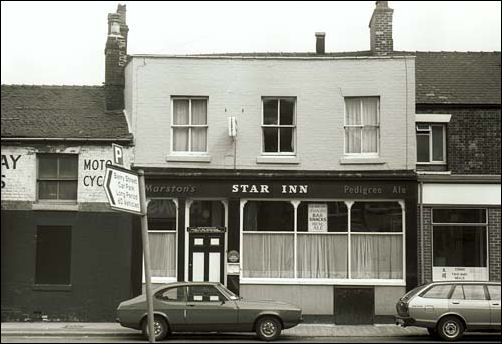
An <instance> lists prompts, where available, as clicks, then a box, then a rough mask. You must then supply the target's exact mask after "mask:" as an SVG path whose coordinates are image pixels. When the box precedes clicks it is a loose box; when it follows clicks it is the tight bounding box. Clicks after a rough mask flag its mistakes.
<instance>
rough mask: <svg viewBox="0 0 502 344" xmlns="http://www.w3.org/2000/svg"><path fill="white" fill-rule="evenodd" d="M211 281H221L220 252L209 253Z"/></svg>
mask: <svg viewBox="0 0 502 344" xmlns="http://www.w3.org/2000/svg"><path fill="white" fill-rule="evenodd" d="M209 281H210V282H219V281H220V253H219V252H211V253H209Z"/></svg>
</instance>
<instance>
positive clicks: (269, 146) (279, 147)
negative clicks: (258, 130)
mask: <svg viewBox="0 0 502 344" xmlns="http://www.w3.org/2000/svg"><path fill="white" fill-rule="evenodd" d="M295 117H296V99H295V98H291V97H289V98H271V97H265V98H263V122H262V131H263V146H262V152H263V154H281V155H283V154H284V155H294V154H295V141H296V119H295Z"/></svg>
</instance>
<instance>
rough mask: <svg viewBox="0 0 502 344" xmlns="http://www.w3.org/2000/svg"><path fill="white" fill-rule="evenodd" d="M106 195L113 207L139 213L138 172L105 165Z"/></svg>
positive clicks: (104, 184)
mask: <svg viewBox="0 0 502 344" xmlns="http://www.w3.org/2000/svg"><path fill="white" fill-rule="evenodd" d="M103 186H104V188H105V192H106V197H108V202H109V203H110V206H111V207H112V208H113V209H116V210H120V211H125V212H129V213H134V214H139V215H141V214H142V213H141V202H140V197H139V176H138V174H136V173H134V172H132V171H129V170H126V169H123V168H119V167H116V166H111V165H107V166H106V172H105V182H104V183H103Z"/></svg>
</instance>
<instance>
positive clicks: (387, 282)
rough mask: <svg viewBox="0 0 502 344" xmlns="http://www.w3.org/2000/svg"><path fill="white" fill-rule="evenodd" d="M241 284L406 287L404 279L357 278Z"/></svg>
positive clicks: (245, 279)
mask: <svg viewBox="0 0 502 344" xmlns="http://www.w3.org/2000/svg"><path fill="white" fill-rule="evenodd" d="M240 284H241V285H244V284H264V285H266V284H269V285H288V284H289V285H299V284H300V285H334V284H336V285H371V286H396V287H398V286H399V287H402V286H406V281H405V280H403V279H356V278H352V279H349V278H346V279H342V278H337V279H328V278H319V279H317V278H296V279H295V278H251V277H242V275H241V277H240Z"/></svg>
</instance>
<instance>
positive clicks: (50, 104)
mask: <svg viewBox="0 0 502 344" xmlns="http://www.w3.org/2000/svg"><path fill="white" fill-rule="evenodd" d="M1 92H2V106H1V109H2V116H1V124H2V138H9V137H16V138H79V139H131V138H132V135H131V134H130V133H129V129H128V126H127V122H126V119H125V116H124V114H123V113H122V112H119V113H116V112H115V113H107V112H106V111H105V92H104V87H102V86H28V85H2V86H1Z"/></svg>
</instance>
